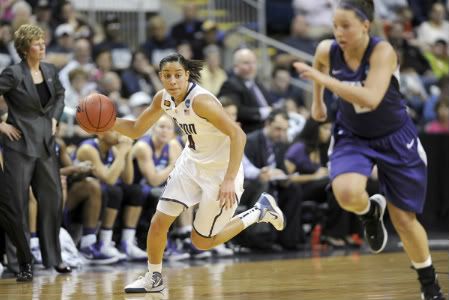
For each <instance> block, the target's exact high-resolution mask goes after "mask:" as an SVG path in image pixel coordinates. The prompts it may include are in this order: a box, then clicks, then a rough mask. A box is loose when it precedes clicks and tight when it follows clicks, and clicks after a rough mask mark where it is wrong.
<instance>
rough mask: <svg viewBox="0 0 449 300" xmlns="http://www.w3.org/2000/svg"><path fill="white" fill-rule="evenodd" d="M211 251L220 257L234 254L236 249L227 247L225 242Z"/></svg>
mask: <svg viewBox="0 0 449 300" xmlns="http://www.w3.org/2000/svg"><path fill="white" fill-rule="evenodd" d="M211 251H212V254H213V255H214V256H218V257H226V256H232V255H234V250H232V249H230V248H228V247H226V245H225V244H221V245H218V246H217V247H215V248H212V249H211Z"/></svg>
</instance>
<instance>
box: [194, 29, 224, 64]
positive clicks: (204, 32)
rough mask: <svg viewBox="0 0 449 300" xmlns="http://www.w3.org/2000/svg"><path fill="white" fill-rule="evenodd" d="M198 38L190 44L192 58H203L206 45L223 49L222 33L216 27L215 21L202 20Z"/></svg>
mask: <svg viewBox="0 0 449 300" xmlns="http://www.w3.org/2000/svg"><path fill="white" fill-rule="evenodd" d="M198 36H199V37H198V38H197V39H195V40H194V42H193V44H192V49H193V58H194V59H201V60H202V59H204V57H205V53H204V49H205V48H206V47H207V46H212V45H214V46H216V47H218V48H219V49H220V50H222V49H223V38H224V33H223V32H222V31H221V30H219V29H218V25H217V23H215V22H214V21H211V20H207V21H204V22H203V24H202V25H201V32H200V33H199V34H198Z"/></svg>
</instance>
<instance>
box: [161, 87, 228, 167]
mask: <svg viewBox="0 0 449 300" xmlns="http://www.w3.org/2000/svg"><path fill="white" fill-rule="evenodd" d="M202 94H207V95H209V96H210V97H212V98H213V99H214V100H215V101H217V102H218V103H220V101H218V99H217V98H216V97H215V96H214V95H213V94H212V93H211V92H209V91H207V90H206V89H204V88H202V87H200V86H199V85H197V84H195V83H189V88H188V92H187V95H186V96H185V97H184V101H182V102H181V103H179V104H178V106H176V104H175V101H174V100H172V97H171V95H170V94H169V93H168V92H167V91H166V90H164V91H163V94H162V101H161V107H162V109H163V110H164V111H165V112H166V113H167V114H168V115H169V116H170V117H172V118H173V119H174V120H175V122H176V124H178V126H179V127H180V128H181V130H182V131H183V132H184V133H185V134H186V135H187V137H188V142H187V143H186V147H185V148H184V151H183V154H182V155H183V156H184V155H185V156H186V158H189V159H192V160H193V161H194V162H195V163H196V164H197V165H198V166H199V167H205V168H213V169H222V168H223V169H225V168H226V167H227V166H228V162H229V152H230V139H229V137H228V136H227V135H225V134H224V133H222V132H221V131H220V130H218V129H217V128H216V127H215V126H214V125H212V124H211V123H210V122H209V121H207V120H206V119H204V118H202V117H200V116H198V115H197V114H196V113H195V111H194V110H193V102H194V101H195V97H196V96H198V95H202ZM220 105H221V103H220Z"/></svg>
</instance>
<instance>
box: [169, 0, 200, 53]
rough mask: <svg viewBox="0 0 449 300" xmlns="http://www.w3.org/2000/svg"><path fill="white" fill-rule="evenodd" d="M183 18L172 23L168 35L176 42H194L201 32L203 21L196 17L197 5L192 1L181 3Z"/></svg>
mask: <svg viewBox="0 0 449 300" xmlns="http://www.w3.org/2000/svg"><path fill="white" fill-rule="evenodd" d="M182 12H183V19H182V20H181V21H180V22H178V23H176V24H174V25H173V27H172V29H171V34H170V36H171V37H172V38H174V39H175V41H176V42H178V43H179V42H181V41H189V42H190V43H192V46H193V44H194V41H195V40H197V39H198V38H199V36H200V34H201V25H203V21H201V20H199V19H198V17H197V6H196V4H195V3H193V2H185V3H184V5H183V10H182Z"/></svg>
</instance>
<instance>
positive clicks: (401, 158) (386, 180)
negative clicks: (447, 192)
mask: <svg viewBox="0 0 449 300" xmlns="http://www.w3.org/2000/svg"><path fill="white" fill-rule="evenodd" d="M374 165H377V168H378V174H379V183H380V192H381V193H382V194H383V195H385V197H386V198H387V200H388V201H391V203H393V204H394V205H395V206H397V207H399V208H401V209H403V210H406V211H411V212H416V213H421V212H422V210H423V207H424V202H425V199H426V187H427V157H426V153H425V151H424V148H423V147H422V145H421V142H420V141H419V139H418V136H417V133H416V128H415V125H414V124H413V123H412V122H411V121H408V122H407V123H406V124H405V125H404V126H403V127H402V128H400V129H399V130H397V131H396V132H393V133H391V134H389V135H387V136H384V137H380V138H373V139H366V138H361V137H358V136H355V135H353V134H352V133H351V132H349V131H348V130H347V129H345V128H343V127H341V126H339V125H338V124H335V126H334V133H333V137H332V141H331V145H330V147H329V168H330V177H331V179H332V180H333V179H334V178H335V177H337V176H338V175H341V174H345V173H359V174H362V175H365V176H367V177H368V176H370V175H371V171H372V169H373V166H374Z"/></svg>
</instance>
